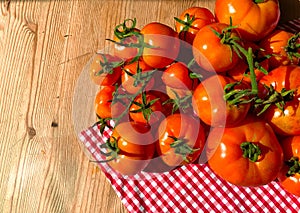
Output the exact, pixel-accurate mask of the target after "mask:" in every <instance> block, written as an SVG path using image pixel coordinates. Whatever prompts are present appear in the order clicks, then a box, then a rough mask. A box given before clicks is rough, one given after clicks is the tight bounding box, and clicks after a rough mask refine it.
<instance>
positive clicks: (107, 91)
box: [94, 86, 115, 118]
mask: <svg viewBox="0 0 300 213" xmlns="http://www.w3.org/2000/svg"><path fill="white" fill-rule="evenodd" d="M114 91H115V87H114V86H104V87H102V88H101V89H100V90H99V91H98V92H97V94H96V97H95V101H94V108H95V112H96V114H97V115H98V116H99V117H100V118H111V117H112V115H111V102H112V100H113V92H114Z"/></svg>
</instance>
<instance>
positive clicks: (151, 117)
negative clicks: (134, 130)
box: [129, 92, 162, 125]
mask: <svg viewBox="0 0 300 213" xmlns="http://www.w3.org/2000/svg"><path fill="white" fill-rule="evenodd" d="M129 115H130V118H131V119H132V120H134V121H135V122H140V123H143V124H150V125H152V124H154V123H156V122H158V121H159V120H160V118H161V116H162V103H161V101H160V98H159V97H157V96H155V95H153V94H151V93H150V92H143V93H141V94H139V95H138V96H137V97H136V98H135V99H134V101H133V103H132V105H131V106H130V108H129Z"/></svg>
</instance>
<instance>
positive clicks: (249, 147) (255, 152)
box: [240, 142, 261, 162]
mask: <svg viewBox="0 0 300 213" xmlns="http://www.w3.org/2000/svg"><path fill="white" fill-rule="evenodd" d="M240 148H241V149H242V151H243V157H244V158H248V159H249V160H250V161H251V162H256V161H257V160H258V157H259V155H261V149H260V148H259V146H258V145H256V144H255V143H252V142H243V143H241V145H240Z"/></svg>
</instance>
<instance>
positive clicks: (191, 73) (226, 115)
mask: <svg viewBox="0 0 300 213" xmlns="http://www.w3.org/2000/svg"><path fill="white" fill-rule="evenodd" d="M279 17H280V10H279V5H278V1H277V0H255V1H252V0H216V3H215V10H214V13H212V12H211V11H210V10H208V9H207V8H204V7H192V8H188V9H186V10H185V11H183V13H182V14H181V15H180V16H179V17H176V18H175V21H174V22H175V27H171V26H168V25H165V24H163V23H160V22H152V23H148V24H146V25H145V26H143V27H141V28H138V27H137V25H136V19H126V20H125V21H124V22H123V23H121V24H120V25H118V26H116V28H115V30H114V38H113V39H108V40H110V41H111V42H112V45H113V49H114V53H113V54H108V53H98V54H96V55H95V57H94V59H93V61H92V63H91V66H90V75H91V79H92V81H93V82H94V83H96V84H98V85H99V91H98V93H97V94H96V98H95V112H96V114H97V117H98V122H97V124H98V125H99V127H100V131H101V132H103V131H104V130H105V128H111V130H112V134H111V136H110V138H109V139H108V140H107V142H106V143H104V144H102V145H101V150H102V151H101V153H102V154H103V156H105V160H104V161H103V162H106V163H108V164H109V165H110V166H111V167H112V168H113V169H115V170H116V171H118V172H120V173H121V174H124V175H134V174H137V173H139V172H140V171H145V172H163V171H169V170H170V169H173V168H176V167H178V166H181V165H185V164H188V163H196V162H197V163H208V165H209V166H210V167H211V169H212V170H213V171H214V172H215V173H216V174H217V175H218V176H220V177H222V178H223V179H225V180H227V181H229V182H230V183H232V184H235V185H240V186H260V185H264V184H267V183H270V182H271V181H274V180H279V181H280V183H281V184H282V186H283V187H284V188H286V189H287V190H288V191H290V192H291V193H294V194H296V195H300V187H299V185H300V161H299V157H300V93H299V90H298V88H300V66H299V58H300V57H299V56H300V39H299V38H300V34H299V33H296V34H292V33H290V32H287V31H284V30H278V29H277V28H276V26H277V24H278V20H279Z"/></svg>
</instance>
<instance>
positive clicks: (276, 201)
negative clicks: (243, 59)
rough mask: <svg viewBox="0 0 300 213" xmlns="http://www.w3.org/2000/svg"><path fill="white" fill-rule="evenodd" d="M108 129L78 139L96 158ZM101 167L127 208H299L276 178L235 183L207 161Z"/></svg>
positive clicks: (297, 200)
mask: <svg viewBox="0 0 300 213" xmlns="http://www.w3.org/2000/svg"><path fill="white" fill-rule="evenodd" d="M109 134H110V132H109V131H108V130H107V131H105V132H104V134H103V135H100V133H99V128H98V127H97V126H94V127H90V128H88V129H87V130H85V131H83V132H81V134H80V140H81V141H82V142H83V143H84V145H85V147H86V149H87V150H88V151H89V152H90V153H91V154H92V155H93V157H94V158H95V160H98V161H99V160H102V159H103V156H101V155H100V149H99V146H100V144H101V143H103V142H104V141H105V140H106V139H107V137H109ZM99 166H100V168H101V169H102V171H103V172H104V174H105V175H106V177H107V178H108V180H109V181H110V183H111V185H112V187H113V188H114V190H115V191H116V193H117V195H118V196H119V197H120V199H121V201H122V203H123V204H124V205H125V206H126V208H127V210H128V211H129V212H155V213H158V212H180V213H181V212H192V213H194V212H280V213H282V212H291V213H292V212H300V198H298V197H297V196H294V195H292V194H290V193H288V192H286V191H285V190H284V189H282V187H281V186H280V185H279V184H278V183H277V182H275V181H273V182H272V183H270V184H268V185H264V186H261V187H237V186H234V185H232V184H230V183H228V182H226V181H224V180H222V179H221V178H219V177H217V176H216V175H215V174H214V173H213V172H212V170H211V169H210V168H209V167H208V165H206V164H191V165H187V166H183V167H179V168H177V169H174V170H172V171H170V172H165V173H161V174H159V173H140V174H138V175H135V176H132V177H128V176H121V175H120V174H119V173H117V172H115V171H113V170H112V169H111V168H110V167H109V166H107V164H104V163H100V164H99Z"/></svg>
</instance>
